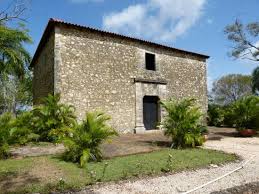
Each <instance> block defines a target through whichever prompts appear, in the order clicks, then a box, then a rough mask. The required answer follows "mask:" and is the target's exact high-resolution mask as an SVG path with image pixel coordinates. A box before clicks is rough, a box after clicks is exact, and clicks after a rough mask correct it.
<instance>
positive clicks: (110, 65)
mask: <svg viewBox="0 0 259 194" xmlns="http://www.w3.org/2000/svg"><path fill="white" fill-rule="evenodd" d="M147 53H148V54H147ZM146 55H149V56H151V58H152V59H151V60H153V63H152V64H153V65H155V67H153V68H154V69H152V70H150V69H147V66H146V65H147V57H146ZM207 58H208V56H206V55H202V54H198V53H193V52H189V51H184V50H179V49H176V48H171V47H168V46H163V45H160V44H156V43H152V42H148V41H144V40H140V39H136V38H130V37H126V36H122V35H118V34H114V33H110V32H105V31H101V30H97V29H92V28H88V27H84V26H79V25H75V24H71V23H67V22H63V21H60V20H54V19H50V20H49V23H48V25H47V27H46V29H45V32H44V34H43V37H42V39H41V41H40V44H39V46H38V48H37V50H36V52H35V55H34V57H33V60H32V63H31V67H32V68H33V73H34V77H33V100H34V104H38V103H39V102H40V99H41V98H42V97H45V96H47V95H48V94H49V93H51V94H53V93H60V95H61V101H62V102H63V103H67V104H72V105H74V106H75V108H76V114H77V116H78V118H79V119H83V118H84V116H85V113H86V112H87V111H93V110H101V111H104V112H105V113H107V114H109V115H110V116H111V117H112V120H111V125H112V126H113V127H114V128H116V129H117V130H118V131H119V132H122V133H126V132H131V133H133V132H137V133H142V132H145V131H147V130H146V128H145V122H149V120H152V115H151V116H150V115H149V113H147V116H145V114H146V113H144V112H145V110H143V98H144V97H145V96H156V97H157V98H158V99H159V100H165V99H168V98H170V97H173V98H176V99H180V98H184V97H194V98H196V99H197V100H198V102H199V104H200V106H201V107H202V110H203V111H204V113H206V110H207V83H206V59H207ZM152 64H151V65H152ZM151 104H152V103H151ZM151 106H152V105H151ZM157 106H159V104H158V105H157ZM148 110H149V109H148ZM150 110H154V109H152V108H151V109H150ZM157 111H158V114H157V115H158V117H162V115H163V111H161V110H160V108H158V110H157ZM146 112H148V111H146ZM144 117H145V118H144ZM160 119H161V118H160ZM144 120H146V121H145V122H144ZM158 120H159V119H158Z"/></svg>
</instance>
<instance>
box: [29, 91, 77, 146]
mask: <svg viewBox="0 0 259 194" xmlns="http://www.w3.org/2000/svg"><path fill="white" fill-rule="evenodd" d="M59 101H60V95H59V94H56V95H48V96H47V97H46V98H44V99H43V100H42V105H40V106H38V107H36V108H34V110H33V115H34V122H35V129H36V133H37V134H39V135H40V140H41V141H54V142H56V141H59V140H60V139H61V138H62V137H65V136H67V135H68V134H69V130H70V128H73V127H74V126H75V125H76V116H75V109H74V107H73V106H71V105H66V104H63V103H60V102H59Z"/></svg>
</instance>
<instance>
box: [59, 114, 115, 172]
mask: <svg viewBox="0 0 259 194" xmlns="http://www.w3.org/2000/svg"><path fill="white" fill-rule="evenodd" d="M109 120H110V117H109V116H107V115H105V114H104V113H102V112H98V111H97V112H88V113H87V114H86V117H85V120H83V122H82V123H81V124H80V125H78V126H77V127H75V129H74V133H73V135H72V136H71V137H69V138H67V139H66V141H64V143H65V146H66V147H67V153H66V154H65V158H66V159H67V160H70V161H72V162H79V163H80V166H81V167H83V166H85V164H86V163H87V161H88V160H97V161H99V160H100V159H101V158H102V152H101V150H100V145H101V143H102V142H103V141H104V140H107V139H108V138H110V137H111V136H114V135H117V132H116V131H115V130H114V129H113V128H112V127H110V126H109V125H107V123H106V122H107V121H109Z"/></svg>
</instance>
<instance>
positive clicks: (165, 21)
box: [103, 0, 206, 42]
mask: <svg viewBox="0 0 259 194" xmlns="http://www.w3.org/2000/svg"><path fill="white" fill-rule="evenodd" d="M205 3H206V0H148V1H147V3H143V4H135V5H131V6H129V7H127V8H125V9H123V10H121V11H119V12H113V13H110V14H108V15H105V16H104V17H103V28H104V29H106V30H110V31H115V32H119V33H123V34H130V35H134V36H141V37H145V38H147V39H152V40H157V41H162V42H165V41H173V40H175V39H176V38H177V37H179V36H181V35H183V34H184V33H185V32H186V31H188V30H189V29H190V27H192V26H193V25H194V24H195V23H196V22H197V21H198V19H199V18H200V17H201V15H202V12H203V8H204V5H205Z"/></svg>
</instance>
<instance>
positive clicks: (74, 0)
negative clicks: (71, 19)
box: [69, 0, 104, 3]
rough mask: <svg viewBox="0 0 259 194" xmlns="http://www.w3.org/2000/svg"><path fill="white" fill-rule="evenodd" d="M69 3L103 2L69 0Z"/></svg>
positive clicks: (96, 0) (97, 0)
mask: <svg viewBox="0 0 259 194" xmlns="http://www.w3.org/2000/svg"><path fill="white" fill-rule="evenodd" d="M69 1H70V2H71V3H90V2H96V3H97V2H103V1H104V0H69Z"/></svg>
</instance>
